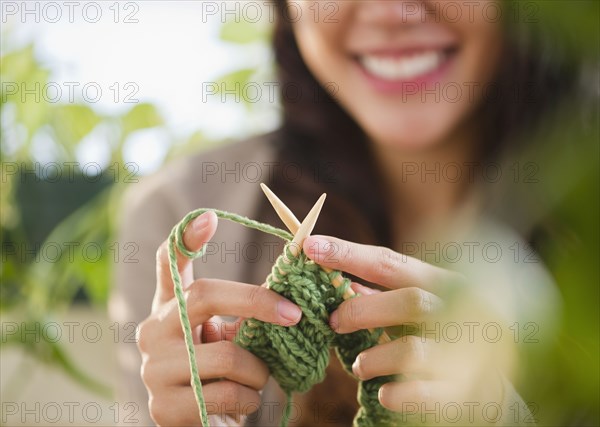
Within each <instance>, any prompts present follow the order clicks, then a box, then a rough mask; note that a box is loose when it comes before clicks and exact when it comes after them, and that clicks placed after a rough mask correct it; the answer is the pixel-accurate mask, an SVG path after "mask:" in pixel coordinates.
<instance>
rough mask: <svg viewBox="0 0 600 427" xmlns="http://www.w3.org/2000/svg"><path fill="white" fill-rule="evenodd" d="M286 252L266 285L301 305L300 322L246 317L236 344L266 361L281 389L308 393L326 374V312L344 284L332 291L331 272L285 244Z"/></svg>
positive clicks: (331, 335)
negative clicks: (284, 323) (276, 322)
mask: <svg viewBox="0 0 600 427" xmlns="http://www.w3.org/2000/svg"><path fill="white" fill-rule="evenodd" d="M285 252H286V255H285V256H283V255H282V256H280V257H279V258H278V259H277V262H276V263H275V265H274V266H273V270H272V272H271V274H270V275H269V277H268V278H267V284H268V286H269V289H271V290H273V291H275V292H277V293H278V294H281V295H282V296H284V297H285V298H287V299H289V300H290V301H293V302H294V303H295V304H296V305H298V306H299V307H300V308H301V309H302V318H301V320H300V322H298V324H297V325H295V326H293V327H286V326H280V325H274V324H271V323H265V322H261V321H258V320H255V319H248V320H246V321H245V322H243V323H242V325H241V327H240V330H239V332H238V335H237V337H236V339H235V342H237V343H238V344H239V345H240V346H242V347H244V348H246V349H247V350H249V351H251V352H252V353H253V354H255V355H256V356H258V357H259V358H260V359H262V360H263V361H265V363H266V364H267V365H268V366H269V369H270V370H271V375H272V376H273V378H275V380H276V381H277V383H279V385H280V386H281V388H282V389H283V390H284V391H286V392H288V393H291V392H292V391H297V392H306V391H308V390H310V389H311V388H312V386H313V385H315V384H317V383H320V382H321V381H323V379H324V378H325V370H326V369H327V366H328V365H329V349H330V347H332V346H333V345H334V342H335V339H336V333H335V332H334V331H333V330H332V329H331V327H330V326H329V313H331V312H332V311H333V310H335V308H336V307H337V306H338V305H339V304H340V303H341V302H342V300H343V299H342V295H343V292H344V289H345V288H347V286H348V283H346V284H345V285H344V286H340V288H338V289H336V288H334V287H333V286H332V285H331V276H330V274H328V273H326V272H325V271H324V270H323V269H322V268H320V267H319V265H317V264H315V263H314V262H313V261H311V260H310V259H308V258H307V257H306V255H304V253H300V255H299V256H297V257H294V256H292V254H291V251H290V249H289V245H288V246H286V249H285ZM286 259H287V260H289V263H287V262H286ZM337 274H339V273H337Z"/></svg>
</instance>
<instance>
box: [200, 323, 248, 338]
mask: <svg viewBox="0 0 600 427" xmlns="http://www.w3.org/2000/svg"><path fill="white" fill-rule="evenodd" d="M243 320H244V319H243V318H241V317H239V318H238V319H237V320H235V321H233V322H229V321H226V320H223V318H222V317H220V316H214V317H212V318H211V319H210V320H209V321H208V322H204V323H203V324H202V339H201V340H200V342H203V343H210V342H217V341H233V339H234V338H235V337H236V335H237V333H238V331H239V330H240V326H241V323H242V321H243Z"/></svg>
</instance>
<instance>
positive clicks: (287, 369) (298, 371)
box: [169, 209, 400, 427]
mask: <svg viewBox="0 0 600 427" xmlns="http://www.w3.org/2000/svg"><path fill="white" fill-rule="evenodd" d="M209 210H211V209H198V210H195V211H193V212H190V213H189V214H188V215H186V217H185V218H184V219H183V220H182V221H181V222H180V223H179V224H177V225H176V226H175V227H174V228H173V230H172V231H171V234H170V236H169V260H170V268H171V275H172V278H173V283H174V289H175V296H176V298H177V300H178V305H179V314H180V318H181V324H182V327H183V330H184V335H185V341H186V345H187V350H188V355H189V362H190V369H191V373H192V381H191V383H192V388H193V389H194V393H195V396H196V401H197V403H198V407H199V410H200V418H201V420H202V424H203V425H204V426H209V421H208V415H207V412H206V404H205V401H204V398H203V395H202V383H201V381H200V378H199V375H198V368H197V365H196V356H195V348H194V345H193V340H192V331H191V326H190V322H189V318H188V316H187V309H186V303H185V298H184V295H183V289H182V286H181V277H180V275H179V272H178V270H177V262H176V249H178V250H179V251H180V252H181V253H182V254H183V255H185V256H187V257H188V258H196V257H199V256H201V255H202V254H203V249H204V248H202V249H201V250H200V251H199V252H191V251H189V250H187V248H185V246H184V245H183V232H184V231H185V227H186V226H187V224H188V223H189V222H190V221H192V220H193V219H194V218H196V217H197V216H199V215H201V214H202V213H204V212H207V211H209ZM213 212H214V213H215V214H216V215H217V217H219V218H221V219H227V220H230V221H233V222H236V223H239V224H242V225H244V226H246V227H250V228H254V229H257V230H260V231H263V232H266V233H269V234H273V235H276V236H278V237H281V238H282V239H284V240H286V241H287V242H288V244H286V246H285V250H284V254H282V255H281V256H280V257H279V258H278V259H277V261H276V262H275V265H274V266H273V269H272V271H271V274H270V275H269V277H267V283H268V285H269V288H270V289H271V290H273V291H275V292H277V293H279V294H281V295H283V296H284V297H286V298H288V299H289V300H291V301H293V302H294V303H296V304H297V305H298V306H299V307H300V308H301V309H302V313H303V315H302V319H301V320H300V322H299V323H298V324H297V325H295V326H291V327H285V326H279V325H274V324H271V323H266V322H262V321H259V320H257V319H246V320H245V321H244V322H242V324H241V327H240V330H239V332H238V334H237V336H236V338H235V342H236V343H237V344H238V345H240V346H241V347H243V348H245V349H247V350H249V351H250V352H252V353H253V354H254V355H256V356H257V357H259V358H260V359H262V360H263V361H264V362H265V363H266V364H267V366H268V367H269V369H270V372H271V375H272V376H273V378H275V380H276V381H277V382H278V384H279V385H280V386H281V388H282V389H283V390H284V391H285V392H286V394H287V396H288V402H287V404H286V408H285V411H284V416H283V419H282V423H281V424H282V426H286V425H287V423H288V419H289V415H290V409H291V405H290V403H291V394H292V392H306V391H308V390H310V389H311V388H312V386H314V385H315V384H317V383H319V382H321V381H323V379H324V378H325V370H326V368H327V366H328V365H329V349H330V348H331V347H334V348H335V350H336V353H337V355H338V357H339V359H340V361H341V362H342V365H343V366H344V368H345V369H346V371H347V372H348V373H350V374H352V368H351V366H352V363H353V362H354V360H355V359H356V357H357V356H358V354H359V353H360V352H361V351H363V350H365V349H367V348H369V347H372V346H374V345H375V344H376V343H377V340H378V339H379V337H380V336H381V334H382V330H381V329H377V330H375V331H374V332H370V331H367V330H361V331H357V332H354V333H351V334H336V333H335V332H334V331H333V330H332V329H331V328H330V327H329V314H330V313H331V312H333V311H334V310H335V309H336V308H337V307H338V306H339V305H340V304H341V303H342V301H343V295H344V293H345V291H346V290H347V288H348V286H350V281H349V280H348V279H345V280H344V282H343V285H342V286H340V287H339V288H337V289H336V288H335V287H333V286H332V285H331V282H332V280H333V279H334V278H335V277H336V276H338V275H339V274H340V272H339V271H333V272H331V273H327V272H325V271H324V270H323V269H322V268H321V267H320V266H319V265H318V264H316V263H314V262H313V261H312V260H310V259H309V258H308V257H307V256H306V255H305V254H304V253H303V252H302V251H301V252H300V254H299V255H298V256H292V253H291V252H290V250H289V246H290V244H289V242H290V241H291V239H292V237H293V236H292V235H291V234H289V233H288V232H286V231H284V230H280V229H278V228H275V227H272V226H270V225H268V224H263V223H260V222H257V221H254V220H251V219H248V218H246V217H243V216H240V215H236V214H232V213H228V212H224V211H218V210H213ZM284 258H286V259H285V260H284ZM285 261H288V262H285ZM392 380H393V377H379V378H374V379H372V380H369V381H360V382H359V391H358V401H359V403H360V405H361V408H360V409H359V411H358V413H357V415H356V417H355V419H354V425H355V426H357V427H371V426H392V425H398V424H399V421H400V414H397V413H394V412H391V411H389V410H387V409H385V408H383V407H382V406H381V404H380V403H379V401H378V391H379V387H381V385H383V384H385V383H386V382H390V381H392Z"/></svg>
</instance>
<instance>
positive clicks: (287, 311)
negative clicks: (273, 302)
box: [277, 300, 302, 324]
mask: <svg viewBox="0 0 600 427" xmlns="http://www.w3.org/2000/svg"><path fill="white" fill-rule="evenodd" d="M277 313H279V315H280V316H281V317H283V318H284V319H285V320H288V321H289V322H291V324H295V323H298V321H299V320H300V318H301V317H302V310H300V307H298V306H297V305H296V304H294V303H292V302H290V301H288V300H282V301H279V302H278V303H277Z"/></svg>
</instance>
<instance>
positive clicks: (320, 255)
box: [303, 236, 459, 292]
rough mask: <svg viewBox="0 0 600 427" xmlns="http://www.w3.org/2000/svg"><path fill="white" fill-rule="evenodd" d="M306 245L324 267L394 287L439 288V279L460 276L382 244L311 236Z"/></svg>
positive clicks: (313, 256) (307, 249)
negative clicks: (363, 243)
mask: <svg viewBox="0 0 600 427" xmlns="http://www.w3.org/2000/svg"><path fill="white" fill-rule="evenodd" d="M303 249H304V252H305V253H306V254H307V255H308V257H309V258H311V259H312V260H313V261H315V262H316V263H318V264H320V265H322V266H324V267H329V268H332V269H336V270H342V271H346V272H348V273H350V274H353V275H355V276H358V277H361V278H363V279H365V280H367V281H369V282H372V283H376V284H379V285H382V286H385V287H387V288H391V289H397V288H405V287H411V286H415V287H419V288H423V289H426V290H428V291H429V292H436V290H437V289H438V288H439V286H440V282H444V281H451V280H452V281H455V280H458V279H459V277H458V275H457V273H454V272H451V271H448V270H444V269H442V268H439V267H435V266H433V265H430V264H427V263H425V262H423V261H420V260H418V259H416V258H412V257H409V256H407V255H402V254H399V253H397V252H394V251H393V250H391V249H389V248H385V247H382V246H369V245H361V244H358V243H353V242H348V241H346V240H341V239H337V238H335V237H329V236H310V237H308V238H307V239H306V240H305V241H304V246H303Z"/></svg>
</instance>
